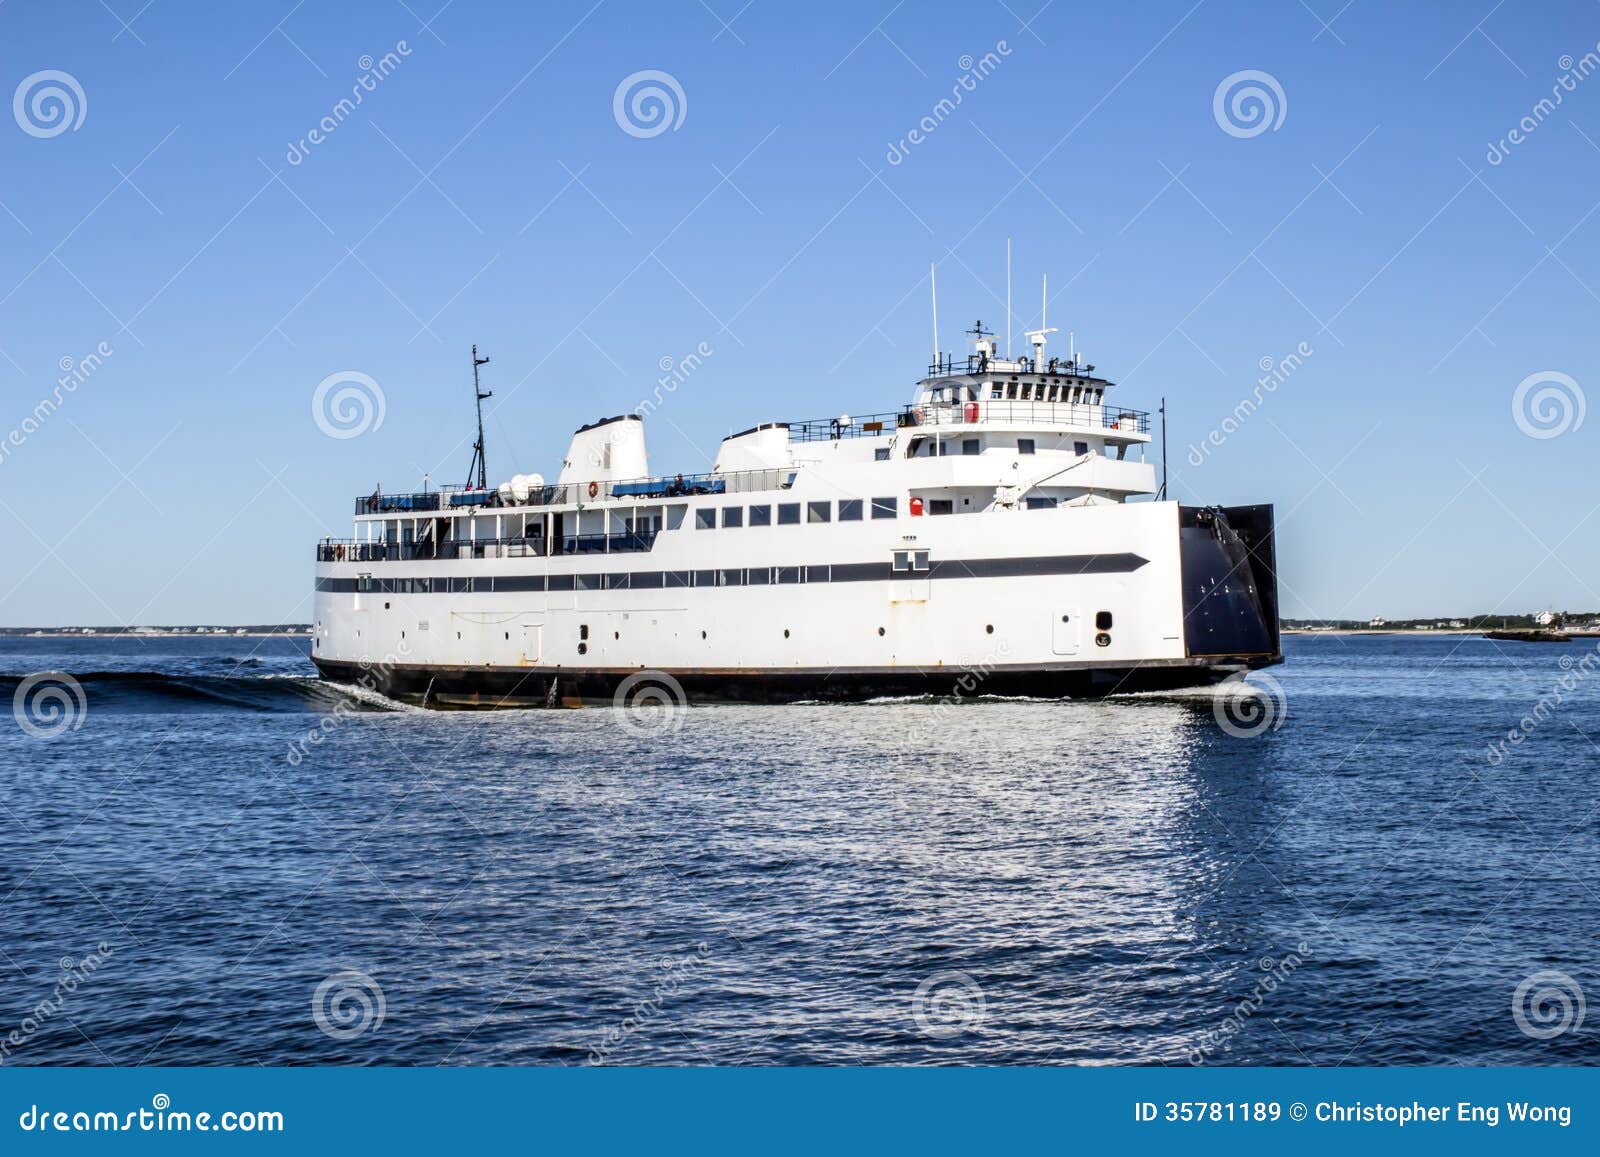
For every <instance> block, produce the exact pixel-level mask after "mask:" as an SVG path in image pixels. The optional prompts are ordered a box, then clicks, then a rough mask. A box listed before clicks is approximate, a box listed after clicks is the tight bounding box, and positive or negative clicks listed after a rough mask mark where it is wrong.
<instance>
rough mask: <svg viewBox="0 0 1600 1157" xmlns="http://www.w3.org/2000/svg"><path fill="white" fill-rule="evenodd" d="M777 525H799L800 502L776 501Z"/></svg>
mask: <svg viewBox="0 0 1600 1157" xmlns="http://www.w3.org/2000/svg"><path fill="white" fill-rule="evenodd" d="M778 525H779V526H799V525H800V504H799V503H798V502H780V503H778Z"/></svg>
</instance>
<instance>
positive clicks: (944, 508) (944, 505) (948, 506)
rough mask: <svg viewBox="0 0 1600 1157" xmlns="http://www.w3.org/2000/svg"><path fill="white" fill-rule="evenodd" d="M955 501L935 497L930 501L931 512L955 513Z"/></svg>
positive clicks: (929, 509) (929, 508) (929, 511)
mask: <svg viewBox="0 0 1600 1157" xmlns="http://www.w3.org/2000/svg"><path fill="white" fill-rule="evenodd" d="M955 509H956V508H955V501H954V500H953V499H949V498H934V499H931V500H929V502H928V513H929V514H954V513H955Z"/></svg>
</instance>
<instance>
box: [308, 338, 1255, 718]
mask: <svg viewBox="0 0 1600 1157" xmlns="http://www.w3.org/2000/svg"><path fill="white" fill-rule="evenodd" d="M975 332H976V337H977V341H976V348H975V351H974V353H973V354H972V355H970V356H969V357H968V358H967V359H966V360H965V361H964V362H961V363H956V362H953V361H951V360H949V359H944V360H941V361H940V362H938V363H936V364H935V365H933V366H931V367H930V369H929V373H928V375H927V376H926V377H925V378H924V379H923V380H922V381H920V382H919V383H918V384H917V386H916V390H915V394H914V396H913V398H912V400H911V403H910V404H909V405H907V406H905V407H903V408H902V409H900V410H898V411H894V412H891V413H882V414H873V415H870V416H865V417H861V416H857V417H851V416H848V415H845V416H840V417H838V418H835V419H829V420H823V421H812V422H803V423H769V424H765V425H760V426H756V427H753V428H751V429H749V430H746V431H744V432H743V433H740V434H735V435H732V436H730V437H728V438H726V439H724V440H723V443H722V447H721V450H720V452H719V453H718V455H717V461H716V463H715V464H714V465H713V467H712V469H711V470H710V471H709V472H708V473H698V474H678V473H667V474H655V473H652V471H651V467H650V464H649V460H648V455H647V451H646V444H645V431H644V422H643V421H642V419H641V418H640V417H639V416H637V415H633V414H625V415H621V416H618V417H615V418H610V419H606V420H603V421H600V422H596V423H594V424H592V425H588V426H585V427H583V428H581V429H580V430H578V431H577V432H576V433H575V434H574V436H573V439H572V443H571V447H570V448H569V450H568V452H567V455H566V458H565V460H564V461H563V462H562V464H561V469H560V471H559V472H558V473H557V475H556V479H555V481H554V482H553V483H551V484H546V483H545V481H544V479H543V478H541V477H539V476H537V475H531V476H530V475H516V476H513V477H512V478H510V479H508V480H507V481H506V482H505V483H503V484H501V485H500V486H498V487H496V488H482V489H470V490H449V489H446V490H442V491H438V490H436V491H427V492H423V493H407V494H387V493H382V492H379V493H375V494H373V495H371V496H369V497H366V498H363V499H359V500H358V501H357V507H356V520H355V533H354V537H353V538H352V539H349V540H345V541H334V540H331V539H330V540H326V541H324V542H322V543H320V544H319V545H318V548H317V567H316V584H317V596H316V623H315V631H314V641H313V659H314V660H315V661H316V663H317V665H318V667H319V669H321V670H322V672H323V673H324V675H325V676H327V677H329V678H334V679H340V680H346V681H356V680H365V681H367V682H369V683H373V684H375V685H376V686H378V688H379V689H380V690H382V691H384V692H385V693H388V694H393V695H400V696H407V697H411V698H415V699H420V700H423V701H425V702H427V703H429V704H432V705H440V706H448V705H474V706H496V705H502V704H514V705H527V704H532V703H542V704H552V705H553V704H556V703H559V702H567V701H571V700H582V699H593V698H609V697H610V696H611V695H612V694H613V693H614V692H615V691H616V690H617V689H618V688H619V687H621V686H623V685H626V686H628V687H629V688H635V687H637V686H639V685H640V684H641V681H648V680H655V681H660V682H666V683H669V684H673V685H674V688H673V690H674V693H675V694H676V693H677V690H678V688H682V693H683V694H685V695H687V696H688V697H690V698H723V699H736V700H737V699H748V700H782V699H800V698H805V699H812V698H846V697H858V696H867V695H882V694H919V693H933V694H952V693H955V694H983V693H996V694H1039V695H1056V694H1103V693H1107V692H1111V691H1115V690H1134V689H1143V688H1149V687H1170V686H1181V685H1187V684H1196V683H1209V682H1214V681H1216V680H1218V679H1220V678H1223V677H1225V676H1227V675H1229V674H1232V673H1235V672H1237V671H1241V670H1244V669H1247V668H1249V667H1252V666H1261V665H1265V664H1268V663H1273V662H1277V661H1278V660H1279V654H1278V629H1277V605H1276V604H1277V599H1276V579H1275V575H1274V573H1273V570H1274V562H1273V544H1272V520H1271V508H1270V507H1244V508H1234V509H1232V510H1227V511H1223V510H1218V509H1215V508H1196V507H1187V506H1180V504H1178V503H1176V502H1170V501H1155V500H1152V498H1153V496H1154V495H1155V494H1156V491H1157V485H1156V476H1155V468H1154V465H1153V463H1152V462H1150V461H1147V460H1146V450H1147V448H1148V446H1149V443H1150V440H1151V433H1150V422H1149V416H1148V415H1147V414H1146V413H1144V412H1141V411H1137V410H1131V409H1126V408H1123V407H1121V406H1118V405H1116V404H1115V403H1113V402H1112V401H1111V400H1110V398H1109V397H1108V392H1109V391H1110V389H1111V383H1110V382H1108V381H1106V380H1105V379H1104V378H1101V377H1098V376H1096V375H1095V373H1094V367H1093V366H1089V365H1084V364H1082V363H1081V362H1079V361H1078V360H1076V358H1073V359H1071V360H1067V359H1057V358H1047V357H1046V356H1045V351H1044V346H1045V337H1046V334H1047V333H1048V332H1050V331H1044V330H1041V331H1036V332H1034V333H1030V334H1029V335H1028V337H1029V339H1030V341H1031V342H1032V344H1033V349H1034V356H1032V357H1025V358H1017V359H1008V358H1005V357H1002V356H1001V355H1000V354H999V353H998V352H997V351H996V349H995V347H994V343H993V341H992V339H991V338H990V336H989V335H988V334H987V333H985V332H984V331H983V329H982V326H981V325H979V326H977V327H976V331H975ZM474 357H475V358H476V354H474Z"/></svg>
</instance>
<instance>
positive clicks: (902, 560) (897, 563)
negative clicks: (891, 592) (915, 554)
mask: <svg viewBox="0 0 1600 1157" xmlns="http://www.w3.org/2000/svg"><path fill="white" fill-rule="evenodd" d="M894 569H895V570H897V571H903V570H910V569H911V552H910V551H908V550H897V551H895V552H894Z"/></svg>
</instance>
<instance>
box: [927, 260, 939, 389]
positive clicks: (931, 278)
mask: <svg viewBox="0 0 1600 1157" xmlns="http://www.w3.org/2000/svg"><path fill="white" fill-rule="evenodd" d="M928 292H929V293H931V294H932V295H933V364H934V365H935V366H936V367H937V366H938V364H939V263H938V262H937V261H930V262H928Z"/></svg>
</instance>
